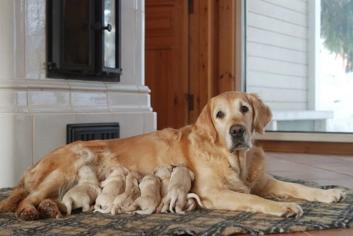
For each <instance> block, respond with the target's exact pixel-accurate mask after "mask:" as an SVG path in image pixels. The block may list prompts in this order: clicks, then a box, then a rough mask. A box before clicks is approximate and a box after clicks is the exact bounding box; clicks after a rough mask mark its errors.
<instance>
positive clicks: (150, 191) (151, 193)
mask: <svg viewBox="0 0 353 236" xmlns="http://www.w3.org/2000/svg"><path fill="white" fill-rule="evenodd" d="M139 187H140V191H141V196H140V197H139V198H137V199H136V200H135V202H134V203H133V204H132V205H130V206H129V207H127V208H126V209H124V211H126V212H130V211H135V213H137V214H140V215H150V214H152V213H153V212H155V211H156V209H157V207H158V205H159V203H160V201H161V181H160V179H159V178H158V177H157V176H154V175H146V176H145V177H143V179H142V181H141V183H140V184H139ZM137 209H140V210H137ZM136 210H137V211H136Z"/></svg>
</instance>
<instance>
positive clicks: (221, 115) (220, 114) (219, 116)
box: [216, 111, 225, 119]
mask: <svg viewBox="0 0 353 236" xmlns="http://www.w3.org/2000/svg"><path fill="white" fill-rule="evenodd" d="M224 116H225V114H224V112H223V111H219V112H217V114H216V117H217V118H219V119H222V118H223V117H224Z"/></svg>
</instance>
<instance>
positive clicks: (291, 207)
mask: <svg viewBox="0 0 353 236" xmlns="http://www.w3.org/2000/svg"><path fill="white" fill-rule="evenodd" d="M280 206H281V213H280V216H282V217H286V218H299V217H301V216H302V215H303V213H304V212H303V209H302V208H301V206H299V205H298V204H296V203H292V202H281V203H280Z"/></svg>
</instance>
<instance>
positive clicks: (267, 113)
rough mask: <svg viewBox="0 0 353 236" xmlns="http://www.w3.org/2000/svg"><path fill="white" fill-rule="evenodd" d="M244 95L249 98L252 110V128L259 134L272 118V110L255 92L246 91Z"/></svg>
mask: <svg viewBox="0 0 353 236" xmlns="http://www.w3.org/2000/svg"><path fill="white" fill-rule="evenodd" d="M246 96H247V98H248V99H249V101H250V104H251V106H252V107H253V111H254V115H253V130H255V131H256V132H257V133H259V134H263V133H264V129H265V127H266V125H267V124H268V123H269V122H270V121H271V119H272V112H271V110H270V108H269V107H268V106H266V105H265V104H264V103H263V101H262V100H261V99H260V98H259V97H258V96H257V95H256V94H254V93H248V94H246Z"/></svg>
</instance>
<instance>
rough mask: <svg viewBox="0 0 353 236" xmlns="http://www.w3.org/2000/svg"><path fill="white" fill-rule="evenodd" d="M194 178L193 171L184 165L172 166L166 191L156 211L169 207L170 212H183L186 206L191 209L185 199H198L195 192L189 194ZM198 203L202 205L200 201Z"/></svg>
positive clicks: (166, 209) (165, 209)
mask: <svg viewBox="0 0 353 236" xmlns="http://www.w3.org/2000/svg"><path fill="white" fill-rule="evenodd" d="M194 178H195V177H194V174H193V172H192V171H191V170H189V169H188V168H186V167H185V166H183V165H179V166H176V167H174V168H173V171H172V174H171V177H170V181H169V185H168V193H167V195H166V196H165V197H164V198H163V200H162V202H161V204H160V206H159V207H158V211H161V212H163V213H164V212H167V211H168V208H169V211H170V212H176V213H178V214H184V213H185V211H184V210H185V208H186V207H188V208H189V207H190V209H191V208H192V206H188V205H187V199H188V198H198V200H200V199H199V197H198V196H197V195H196V194H193V193H190V194H189V191H190V189H191V185H192V181H193V180H194ZM196 196H197V197H196ZM199 204H200V205H201V206H202V204H201V201H200V203H199Z"/></svg>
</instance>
